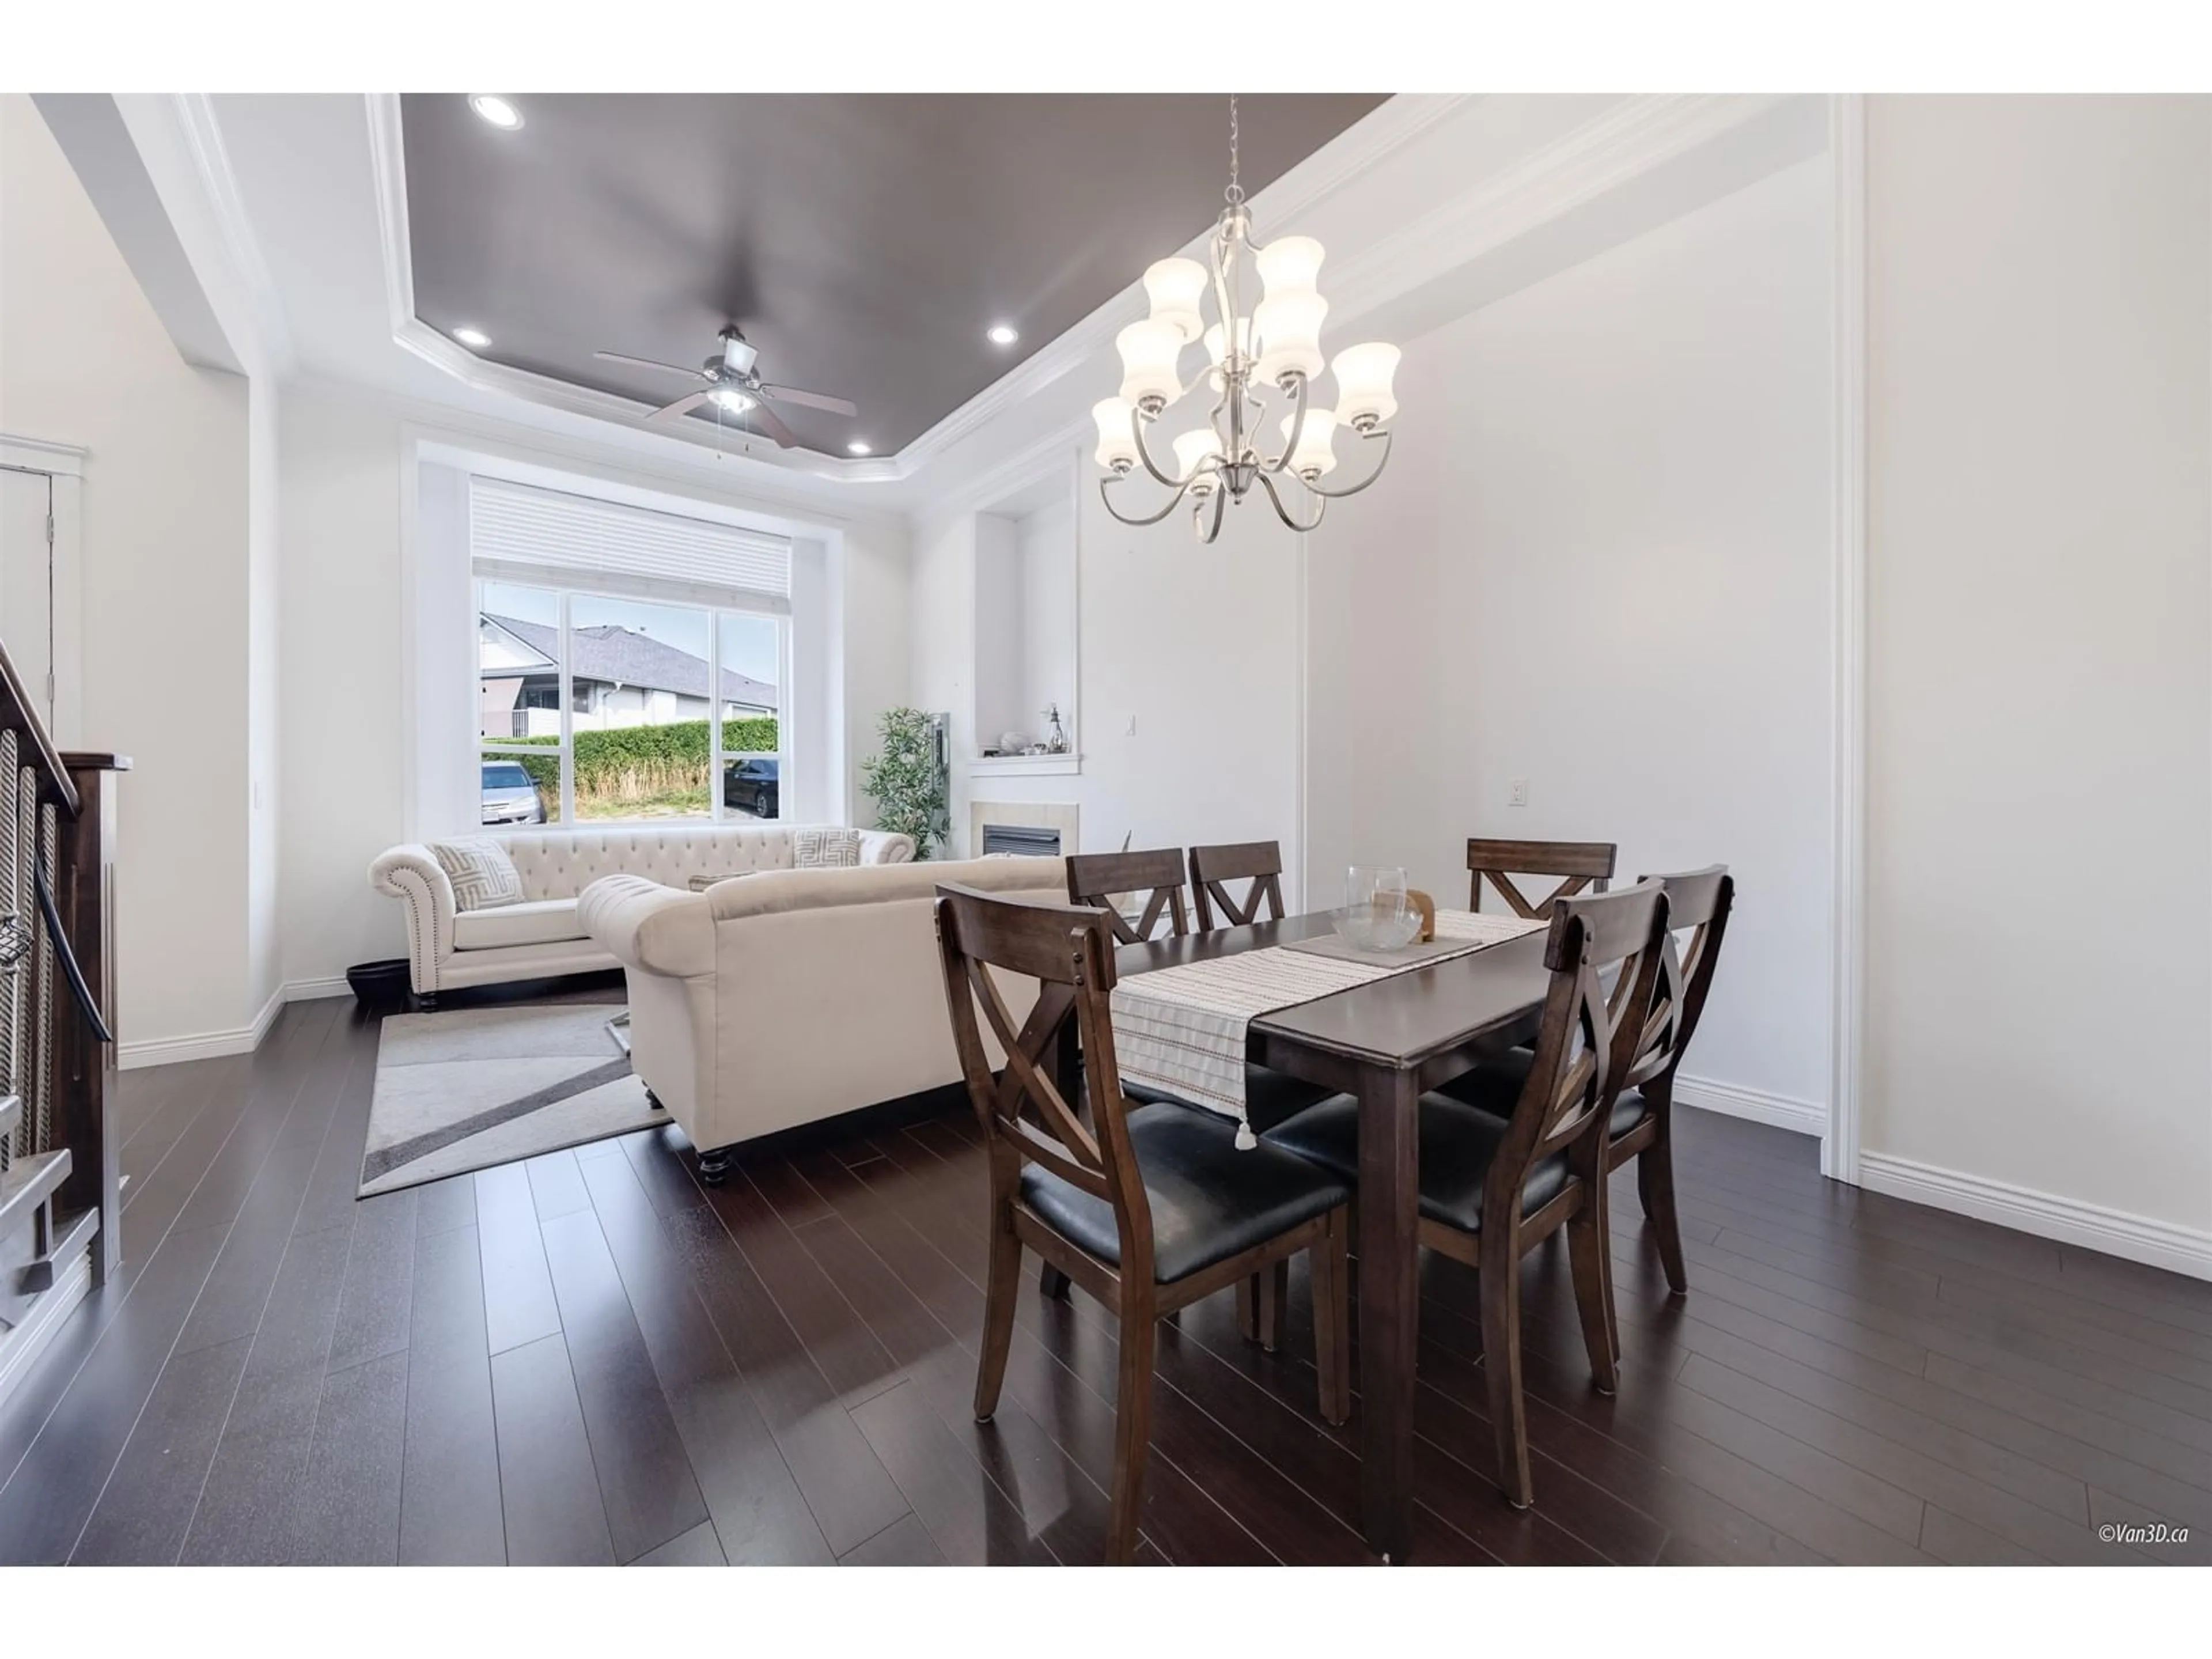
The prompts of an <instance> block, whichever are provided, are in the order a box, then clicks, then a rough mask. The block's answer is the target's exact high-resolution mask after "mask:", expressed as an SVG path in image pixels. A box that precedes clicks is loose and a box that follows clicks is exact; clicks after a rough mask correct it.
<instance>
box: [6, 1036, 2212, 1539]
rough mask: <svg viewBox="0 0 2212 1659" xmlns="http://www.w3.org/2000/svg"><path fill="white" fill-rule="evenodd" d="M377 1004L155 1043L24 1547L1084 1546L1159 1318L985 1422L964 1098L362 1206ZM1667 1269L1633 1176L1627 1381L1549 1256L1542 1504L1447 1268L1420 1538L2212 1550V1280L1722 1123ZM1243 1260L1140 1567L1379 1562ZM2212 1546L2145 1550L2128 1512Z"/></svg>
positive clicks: (1539, 1357)
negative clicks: (211, 1054)
mask: <svg viewBox="0 0 2212 1659" xmlns="http://www.w3.org/2000/svg"><path fill="white" fill-rule="evenodd" d="M376 1038H377V1028H376V1024H375V1022H374V1020H372V1019H367V1018H362V1016H360V1015H359V1014H357V1013H356V1012H355V1011H354V1009H353V1006H352V1005H351V1004H350V1003H348V1002H343V1001H325V1002H313V1003H304V1004H298V1005H295V1006H292V1007H291V1008H289V1009H288V1010H287V1011H286V1012H285V1013H284V1016H283V1018H282V1019H281V1020H280V1021H279V1022H278V1024H277V1026H276V1030H274V1031H273V1032H272V1033H271V1035H270V1039H269V1041H268V1042H266V1043H264V1045H263V1047H262V1048H261V1049H260V1051H259V1052H258V1053H257V1054H253V1055H252V1056H250V1057H240V1058H237V1059H231V1060H206V1061H199V1062H195V1063H192V1064H189V1065H182V1066H167V1067H162V1068H159V1069H155V1070H149V1071H141V1072H133V1073H125V1075H124V1078H123V1079H122V1091H121V1109H122V1112H123V1114H124V1118H125V1143H124V1146H123V1151H122V1160H123V1167H124V1169H125V1171H126V1172H127V1173H128V1175H129V1176H131V1182H130V1186H129V1188H128V1199H127V1206H126V1208H125V1218H124V1225H125V1230H126V1231H125V1266H124V1268H123V1271H122V1272H121V1273H120V1274H119V1275H118V1277H117V1278H116V1279H114V1281H113V1282H112V1283H110V1284H109V1285H107V1286H106V1287H105V1288H104V1289H103V1290H101V1291H99V1292H98V1293H97V1294H96V1295H95V1296H94V1297H93V1298H92V1299H91V1300H90V1301H88V1303H87V1304H85V1306H84V1307H83V1308H82V1309H81V1310H79V1311H78V1313H77V1314H76V1316H75V1317H74V1319H73V1321H72V1322H71V1323H70V1326H69V1327H68V1328H66V1329H65V1330H64V1333H63V1334H62V1335H61V1337H60V1339H59V1340H58V1343H57V1345H56V1347H55V1349H54V1350H53V1352H52V1353H50V1354H49V1355H48V1357H47V1358H46V1360H45V1362H44V1363H43V1364H42V1366H41V1368H40V1370H39V1371H38V1372H37V1373H36V1374H35V1375H34V1376H32V1377H31V1378H30V1379H29V1380H28V1382H27V1384H26V1386H25V1388H24V1389H23V1390H22V1392H21V1394H20V1395H18V1397H17V1398H16V1399H15V1401H12V1402H10V1405H9V1407H8V1409H7V1410H6V1412H5V1413H4V1414H0V1563H4V1564H21V1563H58V1562H65V1561H84V1562H137V1563H155V1562H286V1561H298V1562H349V1563H374V1562H407V1563H426V1564H427V1563H453V1562H465V1563H497V1562H516V1563H522V1562H534V1563H576V1562H604V1563H634V1564H636V1565H671V1566H685V1565H721V1564H723V1563H729V1564H732V1565H737V1564H743V1563H748V1562H775V1563H820V1564H828V1563H831V1562H841V1561H842V1562H844V1563H848V1564H852V1565H892V1564H916V1563H938V1562H957V1563H981V1562H1006V1563H1020V1564H1034V1565H1051V1564H1054V1563H1070V1564H1079V1563H1088V1562H1091V1561H1094V1560H1097V1559H1099V1557H1100V1556H1101V1555H1102V1554H1103V1548H1104V1535H1105V1527H1106V1497H1105V1488H1106V1483H1107V1479H1108V1473H1109V1465H1110V1462H1111V1456H1112V1428H1113V1407H1112V1403H1111V1402H1112V1397H1113V1392H1114V1386H1115V1382H1114V1379H1115V1331H1114V1326H1113V1322H1112V1320H1111V1319H1110V1318H1109V1317H1108V1316H1106V1315H1105V1314H1104V1312H1103V1310H1100V1309H1098V1308H1096V1307H1094V1306H1093V1305H1091V1304H1090V1303H1088V1302H1087V1301H1086V1300H1085V1298H1084V1297H1081V1296H1080V1294H1079V1295H1078V1296H1077V1297H1075V1298H1074V1299H1073V1301H1072V1302H1071V1303H1067V1304H1054V1303H1047V1302H1044V1301H1042V1300H1041V1299H1040V1298H1038V1297H1037V1296H1036V1291H1035V1286H1034V1276H1033V1275H1032V1276H1031V1279H1030V1283H1029V1284H1028V1285H1027V1286H1026V1287H1025V1290H1024V1300H1023V1303H1022V1306H1021V1310H1020V1315H1019V1319H1018V1327H1017V1330H1016V1333H1015V1339H1014V1348H1013V1353H1012V1359H1011V1361H1010V1364H1009V1366H1008V1370H1007V1378H1006V1396H1005V1399H1004V1401H1003V1403H1002V1404H1001V1406H1000V1411H999V1414H998V1417H997V1419H995V1420H994V1422H993V1423H991V1424H990V1425H985V1426H978V1425H976V1424H975V1422H973V1421H972V1420H971V1419H970V1417H969V1404H968V1402H969V1391H970V1389H971V1388H972V1386H973V1382H974V1376H975V1345H976V1342H977V1340H978V1338H979V1334H980V1333H981V1325H982V1307H983V1296H982V1290H981V1283H982V1279H983V1272H984V1261H983V1255H984V1249H983V1244H984V1241H983V1233H982V1227H981V1220H982V1213H981V1194H982V1190H983V1176H982V1170H981V1157H980V1152H979V1148H978V1146H977V1144H976V1139H975V1127H974V1125H973V1123H972V1121H970V1120H969V1118H968V1117H967V1116H966V1115H965V1111H964V1108H962V1107H960V1106H959V1105H958V1104H957V1103H956V1102H952V1101H948V1102H947V1103H946V1108H945V1110H944V1111H943V1112H942V1113H940V1114H939V1115H935V1116H933V1117H929V1118H927V1119H924V1120H922V1121H917V1122H914V1123H912V1124H909V1125H908V1126H907V1127H898V1128H891V1129H881V1128H878V1129H874V1130H872V1131H870V1132H867V1133H860V1132H848V1133H840V1134H832V1135H817V1136H815V1137H812V1138H811V1139H800V1140H799V1141H796V1142H786V1143H783V1144H781V1145H779V1146H775V1147H774V1148H771V1149H769V1150H765V1151H759V1152H754V1153H752V1154H750V1155H745V1156H741V1157H740V1158H738V1170H737V1173H736V1175H735V1176H733V1178H732V1180H731V1181H730V1182H729V1183H728V1184H727V1185H726V1186H724V1187H722V1188H717V1189H714V1190H712V1191H709V1190H708V1189H705V1188H702V1187H700V1186H699V1185H698V1184H697V1183H696V1182H695V1181H694V1179H693V1177H692V1159H691V1157H690V1152H689V1150H688V1148H686V1147H685V1146H684V1145H683V1142H682V1139H681V1137H680V1135H678V1134H677V1133H675V1132H673V1131H665V1132H653V1133H642V1134H638V1135H635V1136H631V1137H629V1138H628V1139H623V1140H617V1141H607V1142H601V1143H599V1144H598V1145H595V1146H586V1147H582V1148H579V1149H577V1150H576V1151H574V1152H559V1153H555V1154H552V1155H550V1156H549V1157H545V1158H534V1159H532V1160H530V1161H529V1162H527V1163H526V1164H517V1165H512V1166H509V1167H507V1168H504V1169H500V1170H485V1171H483V1172H481V1173H478V1174H477V1175H474V1176H460V1177H457V1178H455V1179H453V1180H448V1181H444V1182H438V1183H436V1184H435V1185H431V1186H426V1187H422V1188H414V1189H412V1190H409V1191H405V1192H399V1193H392V1194H386V1195H383V1196H380V1197H378V1198H374V1199H370V1200H365V1201H360V1202H356V1200H355V1199H354V1196H353V1194H354V1189H355V1182H356V1176H357V1172H358V1170H359V1167H360V1162H361V1151H362V1139H363V1135H364V1133H365V1128H366V1122H367V1115H368V1101H369V1095H370V1091H371V1088H372V1085H373V1082H374V1067H375V1048H376ZM1680 1116H1681V1118H1682V1122H1681V1125H1680V1151H1679V1153H1678V1157H1677V1163H1678V1166H1679V1170H1680V1183H1681V1209H1682V1216H1683V1227H1684V1233H1685V1245H1686V1253H1687V1255H1688V1257H1689V1266H1690V1273H1691V1293H1690V1295H1689V1297H1687V1299H1686V1300H1683V1301H1675V1300H1673V1299H1670V1298H1669V1297H1668V1295H1667V1293H1666V1287H1665V1284H1664V1281H1663V1279H1662V1278H1661V1275H1660V1273H1659V1268H1658V1263H1657V1261H1656V1257H1655V1255H1654V1254H1653V1252H1652V1250H1651V1248H1650V1243H1649V1241H1648V1240H1647V1239H1645V1238H1644V1237H1643V1235H1642V1231H1641V1227H1642V1222H1641V1215H1640V1211H1639V1210H1638V1206H1637V1203H1636V1200H1635V1195H1634V1188H1633V1182H1632V1180H1631V1179H1630V1178H1629V1177H1628V1176H1627V1174H1626V1172H1624V1173H1623V1176H1622V1178H1621V1181H1620V1186H1619V1189H1618V1191H1617V1192H1616V1194H1615V1198H1614V1204H1613V1215H1614V1217H1615V1218H1616V1225H1617V1228H1618V1230H1619V1237H1617V1238H1616V1240H1615V1254H1616V1255H1617V1257H1618V1285H1619V1296H1620V1322H1621V1337H1622V1343H1623V1346H1624V1348H1625V1350H1626V1352H1625V1356H1624V1362H1623V1369H1622V1377H1621V1385H1620V1393H1619V1395H1617V1396H1616V1397H1615V1398H1613V1399H1610V1400H1607V1399H1604V1398H1601V1397H1600V1396H1598V1395H1595V1394H1593V1393H1592V1392H1591V1390H1590V1389H1589V1376H1588V1371H1587V1369H1586V1367H1585V1364H1584V1362H1583V1358H1582V1356H1581V1338H1580V1336H1579V1334H1578V1328H1577V1324H1576V1322H1575V1318H1574V1310H1573V1301H1572V1296H1571V1286H1570V1284H1569V1280H1568V1277H1567V1271H1566V1261H1565V1253H1564V1251H1563V1250H1559V1249H1551V1248H1548V1247H1547V1249H1544V1250H1541V1251H1540V1252H1538V1253H1537V1254H1536V1255H1534V1256H1533V1257H1531V1258H1530V1260H1529V1261H1528V1263H1527V1264H1526V1266H1525V1268H1524V1273H1525V1283H1524V1286H1523V1293H1524V1300H1525V1305H1526V1308H1527V1318H1528V1391H1529V1396H1530V1405H1529V1418H1530V1434H1531V1438H1532V1442H1533V1446H1534V1464H1535V1479H1536V1488H1537V1506H1536V1508H1535V1509H1534V1510H1533V1511H1530V1512H1528V1513H1526V1514H1516V1512H1514V1511H1513V1510H1511V1509H1510V1508H1508V1507H1507V1505H1506V1504H1505V1503H1504V1500H1503V1498H1501V1497H1500V1496H1499V1495H1498V1492H1497V1490H1496V1488H1495V1486H1493V1485H1492V1481H1491V1468H1492V1452H1491V1446H1490V1426H1489V1424H1488V1422H1487V1420H1486V1410H1487V1407H1486V1399H1485V1393H1484V1389H1483V1383H1482V1377H1481V1375H1480V1362H1481V1342H1480V1334H1479V1333H1480V1324H1479V1321H1478V1319H1477V1317H1476V1304H1475V1301H1474V1284H1473V1280H1472V1278H1471V1276H1470V1275H1468V1273H1465V1272H1464V1271H1463V1270H1462V1269H1460V1268H1458V1267H1455V1266H1454V1265H1453V1264H1451V1263H1449V1262H1446V1261H1429V1262H1428V1263H1427V1264H1425V1271H1424V1280H1423V1287H1424V1302H1423V1306H1422V1313H1421V1316H1422V1331H1421V1345H1422V1346H1421V1377H1422V1383H1423V1387H1422V1389H1421V1394H1420V1401H1419V1419H1418V1428H1419V1434H1420V1436H1421V1438H1422V1446H1421V1449H1420V1451H1421V1455H1420V1458H1419V1467H1420V1470H1421V1474H1420V1486H1419V1532H1418V1537H1417V1541H1416V1548H1415V1550H1414V1558H1415V1559H1417V1560H1419V1561H1421V1562H1425V1563H1433V1564H1446V1563H1449V1564H1466V1565H1480V1564H1487V1563H1497V1562H1510V1563H1514V1564H1557V1565H1595V1564H1601V1563H1607V1562H1613V1563H1670V1564H1691V1563H1698V1564H1720V1563H1759V1562H1814V1561H1821V1560H1833V1561H1844V1562H1940V1561H1948V1562H1958V1563H1970V1562H2142V1563H2150V1562H2158V1561H2191V1562H2203V1561H2207V1560H2212V1548H2208V1547H2207V1541H2208V1540H2212V1285H2205V1284H2202V1283H2199V1282H2197V1281H2194V1280H2191V1279H2182V1278H2179V1277H2177V1276H2175V1275H2172V1274H2170V1273H2160V1272H2158V1271H2156V1270H2154V1269H2152V1268H2148V1267H2138V1266H2136V1265H2134V1264H2132V1263H2130V1262H2125V1261H2117V1260H2114V1259H2112V1258H2110V1257H2104V1256H2099V1255H2093V1254H2091V1253H2089V1252H2087V1251H2082V1250H2077V1249H2072V1248H2070V1247H2068V1246H2064V1245H2059V1244H2054V1243H2047V1242H2045V1241H2043V1240H2040V1239H2035V1238H2031V1237H2026V1236H2024V1235H2021V1234H2017V1233H2013V1232H2008V1231H2004V1230H2002V1229H2001V1228H1996V1227H1992V1226H1987V1225H1983V1224H1980V1223H1978V1222H1973V1221H1968V1220H1964V1219H1961V1218H1956V1217H1953V1216H1949V1215H1946V1214H1942V1213H1940V1212H1935V1211H1930V1210H1925V1209H1922V1208H1920V1207H1918V1206H1913V1205H1911V1204H1906V1203H1902V1202H1899V1201H1898V1200H1891V1199H1886V1198H1882V1197H1879V1196H1877V1195H1875V1194H1867V1193H1863V1192H1858V1191H1855V1190H1853V1189H1850V1188H1843V1187H1838V1186H1835V1185H1833V1184H1832V1183H1830V1182H1826V1181H1824V1180H1822V1179H1821V1178H1820V1175H1819V1174H1818V1172H1817V1170H1816V1167H1815V1159H1814V1146H1813V1143H1812V1142H1810V1141H1809V1140H1807V1139H1802V1138H1801V1137H1797V1136H1793V1135H1789V1134H1785V1133H1780V1132H1778V1131H1775V1130H1771V1129H1767V1128H1764V1127H1758V1126H1755V1125H1751V1124H1747V1123H1743V1122H1740V1121H1735V1120H1731V1119H1726V1118H1720V1117H1715V1116H1711V1115H1705V1114H1702V1113H1699V1112H1696V1111H1684V1112H1682V1113H1681V1114H1680ZM1311 1337H1312V1332H1311V1325H1310V1302H1309V1300H1308V1297H1307V1293H1306V1287H1305V1285H1304V1282H1303V1276H1302V1275H1301V1277H1300V1279H1298V1281H1297V1283H1296V1284H1295V1285H1294V1291H1293V1298H1292V1305H1291V1333H1290V1340H1289V1341H1288V1343H1287V1344H1286V1346H1285V1349H1284V1352H1282V1353H1281V1354H1279V1355H1268V1354H1266V1353H1263V1352H1260V1351H1259V1350H1258V1349H1256V1348H1255V1347H1252V1346H1248V1345H1247V1344H1245V1343H1244V1342H1243V1341H1242V1340H1239V1339H1238V1337H1237V1333H1236V1328H1235V1318H1234V1311H1233V1308H1232V1307H1231V1303H1230V1298H1229V1297H1227V1295H1224V1296H1222V1297H1215V1298H1213V1299H1212V1301H1209V1302H1207V1303H1205V1304H1200V1305H1199V1306H1197V1307H1195V1308H1193V1309H1190V1310H1187V1311H1186V1312H1185V1313H1184V1314H1183V1315H1182V1316H1181V1318H1180V1321H1179V1322H1177V1323H1176V1325H1174V1326H1173V1327H1171V1328H1169V1329H1168V1330H1166V1331H1164V1333H1163V1337H1162V1340H1161V1343H1160V1346H1159V1369H1158V1383H1157V1388H1158V1395H1157V1406H1156V1408H1155V1412H1154V1419H1153V1421H1154V1431H1153V1439H1152V1472H1151V1478H1150V1494H1149V1498H1148V1500H1147V1503H1146V1514H1145V1519H1144V1530H1145V1546H1144V1551H1143V1559H1146V1561H1148V1562H1152V1563H1153V1564H1156V1565H1165V1564H1170V1563H1209V1564H1216V1563H1255V1564H1256V1563H1262V1562H1274V1561H1280V1562H1288V1563H1298V1564H1313V1565H1322V1564H1337V1563H1346V1564H1350V1563H1361V1562H1365V1561H1367V1560H1369V1559H1370V1558H1369V1557H1368V1556H1367V1554H1366V1552H1365V1551H1364V1548H1363V1547H1362V1545H1361V1542H1360V1537H1359V1531H1358V1517H1357V1513H1356V1501H1357V1495H1358V1467H1359V1466H1358V1443H1359V1442H1358V1414H1357V1409H1356V1407H1355V1412H1354V1418H1353V1420H1352V1422H1351V1423H1350V1424H1348V1425H1346V1426H1345V1427H1344V1428H1342V1429H1334V1428H1331V1427H1329V1426H1328V1425H1325V1424H1323V1423H1322V1421H1321V1420H1320V1419H1319V1418H1318V1416H1316V1413H1315V1410H1314V1405H1315V1396H1316V1388H1315V1378H1314V1373H1313V1369H1312V1366H1311V1364H1310V1353H1311ZM2161 1522H2162V1523H2164V1524H2165V1525H2166V1527H2167V1528H2169V1529H2172V1528H2188V1529H2189V1541H2185V1542H2184V1541H2172V1542H2164V1543H2150V1542H2145V1543H2141V1544H2138V1545H2134V1546H2128V1545H2122V1544H2105V1543H2101V1542H2100V1541H2099V1537H2098V1528H2100V1526H2106V1525H2117V1526H2126V1525H2130V1524H2133V1525H2138V1526H2142V1527H2146V1528H2149V1527H2155V1526H2157V1525H2158V1524H2159V1523H2161Z"/></svg>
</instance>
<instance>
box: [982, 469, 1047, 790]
mask: <svg viewBox="0 0 2212 1659" xmlns="http://www.w3.org/2000/svg"><path fill="white" fill-rule="evenodd" d="M1023 577H1024V570H1023V563H1022V547H1021V541H1020V538H1019V537H1018V535H1017V533H1016V532H1015V529H1014V522H1013V520H1011V519H1006V518H1001V517H1000V516H999V515H998V514H997V513H977V514H976V515H975V736H976V738H977V740H978V741H979V742H980V743H981V744H983V745H984V746H985V747H995V746H996V745H997V743H998V739H999V738H1000V735H1001V734H1003V733H1005V732H1021V733H1022V734H1024V736H1026V737H1031V738H1035V737H1037V736H1039V735H1040V733H1039V731H1038V723H1037V719H1036V715H1035V714H1031V713H1030V712H1029V711H1028V709H1027V708H1026V706H1025V705H1026V704H1027V702H1028V699H1027V698H1026V697H1025V696H1024V695H1023V693H1024V684H1023V676H1024V672H1025V668H1024V663H1025V659H1026V657H1027V652H1026V651H1025V649H1024V645H1025V641H1024V638H1023V629H1024V623H1025V622H1026V619H1027V614H1028V607H1027V605H1026V603H1025V602H1024V597H1023Z"/></svg>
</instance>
